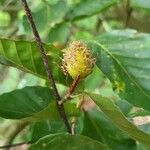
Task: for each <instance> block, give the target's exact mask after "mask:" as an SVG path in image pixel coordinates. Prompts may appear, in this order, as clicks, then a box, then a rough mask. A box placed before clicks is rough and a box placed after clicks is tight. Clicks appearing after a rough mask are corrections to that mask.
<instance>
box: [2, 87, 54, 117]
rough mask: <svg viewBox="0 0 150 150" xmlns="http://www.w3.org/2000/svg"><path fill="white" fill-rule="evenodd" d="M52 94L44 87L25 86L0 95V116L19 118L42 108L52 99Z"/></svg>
mask: <svg viewBox="0 0 150 150" xmlns="http://www.w3.org/2000/svg"><path fill="white" fill-rule="evenodd" d="M53 99H54V98H53V94H52V93H51V92H50V90H49V89H48V88H45V87H38V86H37V87H25V88H23V89H20V90H14V91H12V92H9V93H4V94H2V95H0V116H1V117H3V118H7V119H21V118H25V117H29V116H32V115H34V114H36V113H37V112H39V111H41V110H43V109H44V108H45V107H47V106H48V104H49V103H50V101H52V100H53Z"/></svg>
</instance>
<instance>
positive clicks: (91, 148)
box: [29, 133, 109, 150]
mask: <svg viewBox="0 0 150 150" xmlns="http://www.w3.org/2000/svg"><path fill="white" fill-rule="evenodd" d="M50 148H52V149H55V150H60V149H61V150H101V149H102V150H109V148H108V147H107V146H106V145H104V144H102V143H100V142H98V141H95V140H93V139H90V138H88V137H85V136H81V135H70V134H67V133H61V134H52V135H48V136H45V137H44V138H41V139H40V140H39V141H38V142H37V143H35V144H33V145H32V146H31V147H30V148H29V150H41V149H42V150H49V149H50Z"/></svg>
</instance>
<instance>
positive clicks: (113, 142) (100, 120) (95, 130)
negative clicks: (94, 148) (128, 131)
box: [81, 107, 136, 150]
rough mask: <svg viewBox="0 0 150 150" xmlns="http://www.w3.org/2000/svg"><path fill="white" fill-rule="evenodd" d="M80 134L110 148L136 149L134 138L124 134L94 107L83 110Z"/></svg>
mask: <svg viewBox="0 0 150 150" xmlns="http://www.w3.org/2000/svg"><path fill="white" fill-rule="evenodd" d="M83 120H84V122H83V123H84V125H83V131H82V133H81V134H82V135H85V136H88V137H90V138H92V139H94V140H98V141H100V142H102V143H104V144H106V145H108V147H109V148H110V149H112V150H120V149H121V150H127V149H128V150H136V143H135V141H134V140H132V139H131V138H129V137H128V136H127V135H125V134H124V133H123V132H122V131H121V130H119V129H118V128H117V127H116V126H115V125H113V124H112V122H111V121H110V120H108V119H107V118H106V116H105V115H104V114H103V113H102V112H100V111H99V110H98V109H97V108H96V107H95V108H93V110H91V111H88V112H85V114H84V118H83Z"/></svg>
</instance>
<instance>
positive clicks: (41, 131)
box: [30, 120, 66, 144]
mask: <svg viewBox="0 0 150 150" xmlns="http://www.w3.org/2000/svg"><path fill="white" fill-rule="evenodd" d="M65 130H66V129H65V127H64V125H63V124H62V122H61V120H59V121H56V120H54V121H50V120H44V121H42V122H36V123H35V124H34V125H33V126H32V128H31V139H30V141H31V142H30V143H32V144H33V143H35V142H36V141H38V140H39V139H40V138H42V137H44V136H46V135H49V134H55V133H58V132H65Z"/></svg>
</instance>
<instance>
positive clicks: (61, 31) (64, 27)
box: [47, 23, 69, 43]
mask: <svg viewBox="0 0 150 150" xmlns="http://www.w3.org/2000/svg"><path fill="white" fill-rule="evenodd" d="M68 33H69V25H68V24H65V23H60V24H56V25H55V26H54V27H52V28H51V29H50V31H49V33H48V39H47V40H48V42H50V43H53V42H58V43H64V42H66V38H67V35H68ZM56 35H57V36H56Z"/></svg>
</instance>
